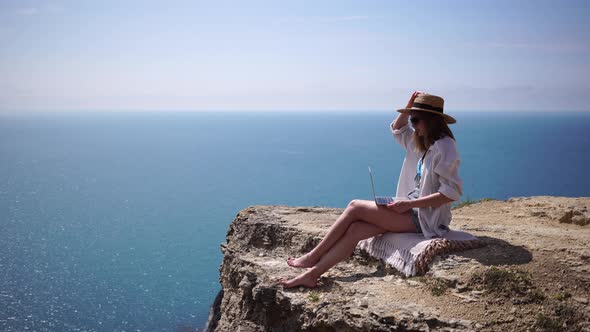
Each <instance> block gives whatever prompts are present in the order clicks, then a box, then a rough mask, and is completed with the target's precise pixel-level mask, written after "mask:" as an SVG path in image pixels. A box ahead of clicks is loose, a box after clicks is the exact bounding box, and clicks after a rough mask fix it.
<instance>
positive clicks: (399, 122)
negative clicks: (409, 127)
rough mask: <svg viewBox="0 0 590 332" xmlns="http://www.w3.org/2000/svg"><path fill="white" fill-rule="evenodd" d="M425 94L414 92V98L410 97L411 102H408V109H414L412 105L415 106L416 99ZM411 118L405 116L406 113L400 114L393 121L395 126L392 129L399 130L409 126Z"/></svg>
mask: <svg viewBox="0 0 590 332" xmlns="http://www.w3.org/2000/svg"><path fill="white" fill-rule="evenodd" d="M421 93H423V92H422V91H414V92H413V93H412V96H411V97H410V100H409V101H408V104H407V105H406V108H410V107H412V105H413V104H414V99H416V97H417V96H418V95H419V94H421ZM409 117H410V116H409V115H408V114H404V113H399V114H398V116H397V118H396V119H395V120H394V121H393V125H392V126H391V129H399V128H401V127H403V126H405V125H406V124H408V118H409Z"/></svg>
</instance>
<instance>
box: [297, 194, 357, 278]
mask: <svg viewBox="0 0 590 332" xmlns="http://www.w3.org/2000/svg"><path fill="white" fill-rule="evenodd" d="M354 202H355V200H352V201H351V202H350V203H348V206H347V207H346V208H345V209H344V212H342V214H340V216H339V217H338V219H336V221H335V222H334V223H333V224H332V226H330V229H329V230H328V233H326V235H324V238H323V239H322V240H321V241H320V243H318V245H317V246H315V248H313V249H312V250H311V251H310V252H308V253H306V254H304V255H303V256H301V257H299V258H291V257H289V258H288V259H287V264H289V265H290V266H292V267H300V268H305V267H311V266H313V265H314V264H315V263H316V262H317V261H319V260H320V258H321V257H322V255H323V254H324V253H325V252H326V251H327V250H328V249H330V247H331V246H332V245H334V243H336V241H338V239H339V238H340V237H341V236H342V234H344V232H345V231H346V229H347V228H348V226H349V225H350V224H351V223H352V222H353V221H355V220H356V217H355V216H354V214H352V213H351V212H352V211H353V210H354Z"/></svg>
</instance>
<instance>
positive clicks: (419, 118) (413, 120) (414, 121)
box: [410, 116, 422, 125]
mask: <svg viewBox="0 0 590 332" xmlns="http://www.w3.org/2000/svg"><path fill="white" fill-rule="evenodd" d="M421 120H422V118H421V117H419V116H412V117H410V122H412V124H413V125H414V124H416V123H418V122H420V121H421Z"/></svg>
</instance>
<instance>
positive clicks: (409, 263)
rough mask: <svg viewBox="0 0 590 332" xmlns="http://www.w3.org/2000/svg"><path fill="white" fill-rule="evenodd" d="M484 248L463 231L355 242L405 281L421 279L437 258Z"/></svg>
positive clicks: (393, 235) (385, 236)
mask: <svg viewBox="0 0 590 332" xmlns="http://www.w3.org/2000/svg"><path fill="white" fill-rule="evenodd" d="M483 246H485V242H484V241H483V240H480V239H478V238H477V237H475V236H473V235H472V234H469V233H467V232H463V231H457V230H453V229H451V230H449V231H448V232H447V233H446V234H445V235H444V236H443V237H440V238H432V239H426V238H424V235H423V234H420V233H392V232H387V233H383V234H380V235H377V236H374V237H371V238H368V239H365V240H362V241H360V242H359V244H358V247H360V249H361V250H364V251H366V252H367V253H368V254H369V255H370V256H372V257H375V258H378V259H381V260H383V261H385V262H386V263H388V264H389V265H391V266H393V267H394V268H395V269H397V270H398V271H400V272H402V273H403V274H405V275H406V277H409V276H414V275H423V274H424V273H426V272H427V271H428V264H429V263H430V262H431V261H432V260H433V259H434V257H436V256H437V255H441V254H445V253H449V252H454V251H462V250H467V249H473V248H479V247H483Z"/></svg>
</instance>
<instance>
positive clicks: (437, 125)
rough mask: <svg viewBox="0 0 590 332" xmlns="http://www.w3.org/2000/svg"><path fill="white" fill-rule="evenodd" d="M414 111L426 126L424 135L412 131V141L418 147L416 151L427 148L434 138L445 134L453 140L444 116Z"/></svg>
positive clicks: (436, 138)
mask: <svg viewBox="0 0 590 332" xmlns="http://www.w3.org/2000/svg"><path fill="white" fill-rule="evenodd" d="M414 112H416V113H415V114H416V115H417V116H419V117H420V119H421V120H420V121H424V123H425V127H426V132H425V133H424V136H419V135H418V133H416V132H414V141H415V142H416V149H418V151H417V152H424V151H426V150H428V148H429V147H430V146H431V145H432V144H434V142H435V141H436V140H438V139H441V138H443V137H445V136H449V137H451V138H452V139H453V140H455V136H454V135H453V132H452V131H451V129H450V128H449V125H448V124H447V123H446V122H445V118H444V117H442V116H440V115H437V114H434V113H431V112H420V111H414Z"/></svg>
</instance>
